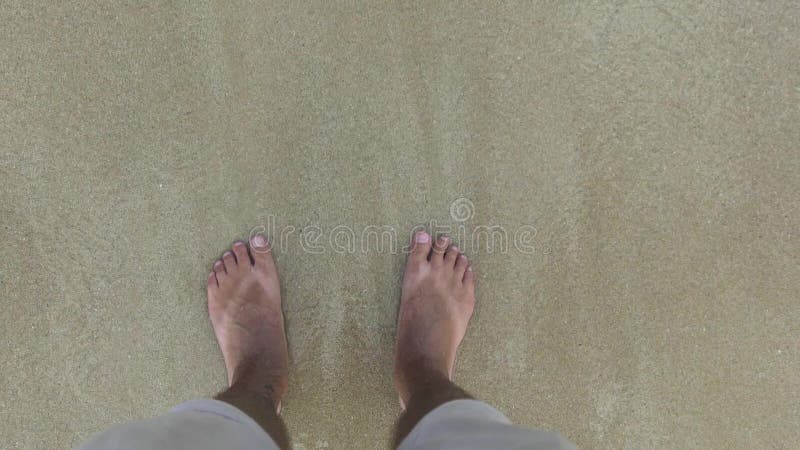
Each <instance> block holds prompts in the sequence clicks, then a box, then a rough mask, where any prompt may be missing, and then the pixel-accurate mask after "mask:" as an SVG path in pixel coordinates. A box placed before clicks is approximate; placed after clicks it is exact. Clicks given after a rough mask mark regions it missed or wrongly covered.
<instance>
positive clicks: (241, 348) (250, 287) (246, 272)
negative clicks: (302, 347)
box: [208, 234, 289, 412]
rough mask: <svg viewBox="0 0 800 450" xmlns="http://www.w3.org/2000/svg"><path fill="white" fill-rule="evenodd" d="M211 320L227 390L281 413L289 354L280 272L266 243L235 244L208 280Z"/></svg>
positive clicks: (261, 238)
mask: <svg viewBox="0 0 800 450" xmlns="http://www.w3.org/2000/svg"><path fill="white" fill-rule="evenodd" d="M208 314H209V317H210V318H211V325H212V326H213V327H214V334H215V335H216V336H217V342H219V347H220V349H221V350H222V356H223V357H224V359H225V367H226V368H227V371H228V384H229V385H230V386H234V385H236V386H238V387H242V388H245V389H247V390H250V391H253V392H256V393H259V394H261V395H264V396H265V397H268V398H269V399H270V400H271V401H272V404H273V405H274V406H275V408H276V410H277V411H278V412H280V405H281V399H282V398H283V395H284V394H285V393H286V389H287V386H288V367H289V352H288V349H287V345H286V333H285V331H284V326H283V313H282V311H281V289H280V282H279V280H278V270H277V267H276V266H275V261H274V260H273V259H272V254H271V251H270V248H269V244H268V243H267V240H266V238H265V237H264V236H263V235H261V234H257V235H255V236H253V237H252V238H251V240H250V246H249V248H248V246H247V245H246V244H245V243H244V242H236V243H234V244H233V247H232V249H231V250H230V251H226V252H225V253H224V254H223V255H222V258H221V259H219V260H217V261H216V262H215V263H214V270H213V271H212V272H211V273H210V274H209V276H208Z"/></svg>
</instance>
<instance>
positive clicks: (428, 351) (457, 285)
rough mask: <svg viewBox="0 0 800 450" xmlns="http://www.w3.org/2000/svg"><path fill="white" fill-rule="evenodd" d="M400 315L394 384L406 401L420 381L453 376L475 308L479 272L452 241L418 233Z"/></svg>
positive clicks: (405, 281) (401, 399) (405, 275)
mask: <svg viewBox="0 0 800 450" xmlns="http://www.w3.org/2000/svg"><path fill="white" fill-rule="evenodd" d="M402 291H403V292H402V296H401V299H400V312H399V315H398V319H397V344H396V349H395V386H396V388H397V392H398V393H399V395H400V401H401V403H402V404H403V405H404V407H405V405H407V404H408V401H409V399H410V398H411V396H412V395H413V394H414V392H415V389H416V388H418V387H420V384H423V383H425V382H426V381H428V380H430V379H431V378H436V377H437V376H439V377H441V376H444V377H446V378H447V379H452V377H453V367H454V365H455V359H456V351H457V349H458V346H459V344H460V343H461V340H462V339H463V338H464V334H465V333H466V331H467V324H468V323H469V319H470V317H471V316H472V310H473V308H474V307H475V276H474V274H473V272H472V268H471V267H470V264H469V261H468V260H467V257H466V256H464V254H462V253H461V252H460V251H459V249H458V248H457V247H455V246H450V240H449V239H448V238H445V237H440V238H439V239H437V240H436V243H435V244H433V245H431V237H430V235H428V234H427V233H425V232H424V231H423V232H419V233H417V234H416V235H415V236H414V242H413V248H412V250H411V253H410V254H409V255H408V262H407V263H406V270H405V274H404V275H403V289H402Z"/></svg>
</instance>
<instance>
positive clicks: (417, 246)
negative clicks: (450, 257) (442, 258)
mask: <svg viewBox="0 0 800 450" xmlns="http://www.w3.org/2000/svg"><path fill="white" fill-rule="evenodd" d="M430 252H431V235H430V234H428V233H426V232H424V231H418V232H417V233H416V234H414V240H413V242H412V243H411V253H410V254H409V255H408V260H409V262H413V263H416V264H421V263H424V262H426V261H428V254H430Z"/></svg>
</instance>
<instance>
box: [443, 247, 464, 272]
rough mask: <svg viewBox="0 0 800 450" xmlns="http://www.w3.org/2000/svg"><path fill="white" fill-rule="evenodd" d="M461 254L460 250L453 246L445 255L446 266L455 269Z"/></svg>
mask: <svg viewBox="0 0 800 450" xmlns="http://www.w3.org/2000/svg"><path fill="white" fill-rule="evenodd" d="M460 254H461V250H459V249H458V247H457V246H455V245H451V246H450V248H448V249H447V253H445V254H444V266H445V267H455V265H456V260H457V259H458V255H460Z"/></svg>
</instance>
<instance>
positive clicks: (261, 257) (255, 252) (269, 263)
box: [250, 233, 275, 269]
mask: <svg viewBox="0 0 800 450" xmlns="http://www.w3.org/2000/svg"><path fill="white" fill-rule="evenodd" d="M250 256H251V257H252V258H253V265H254V266H256V267H259V268H262V269H263V268H270V267H275V261H273V260H272V246H270V243H269V241H268V240H267V238H266V236H264V235H263V234H261V233H258V234H255V235H253V236H252V237H251V238H250Z"/></svg>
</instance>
